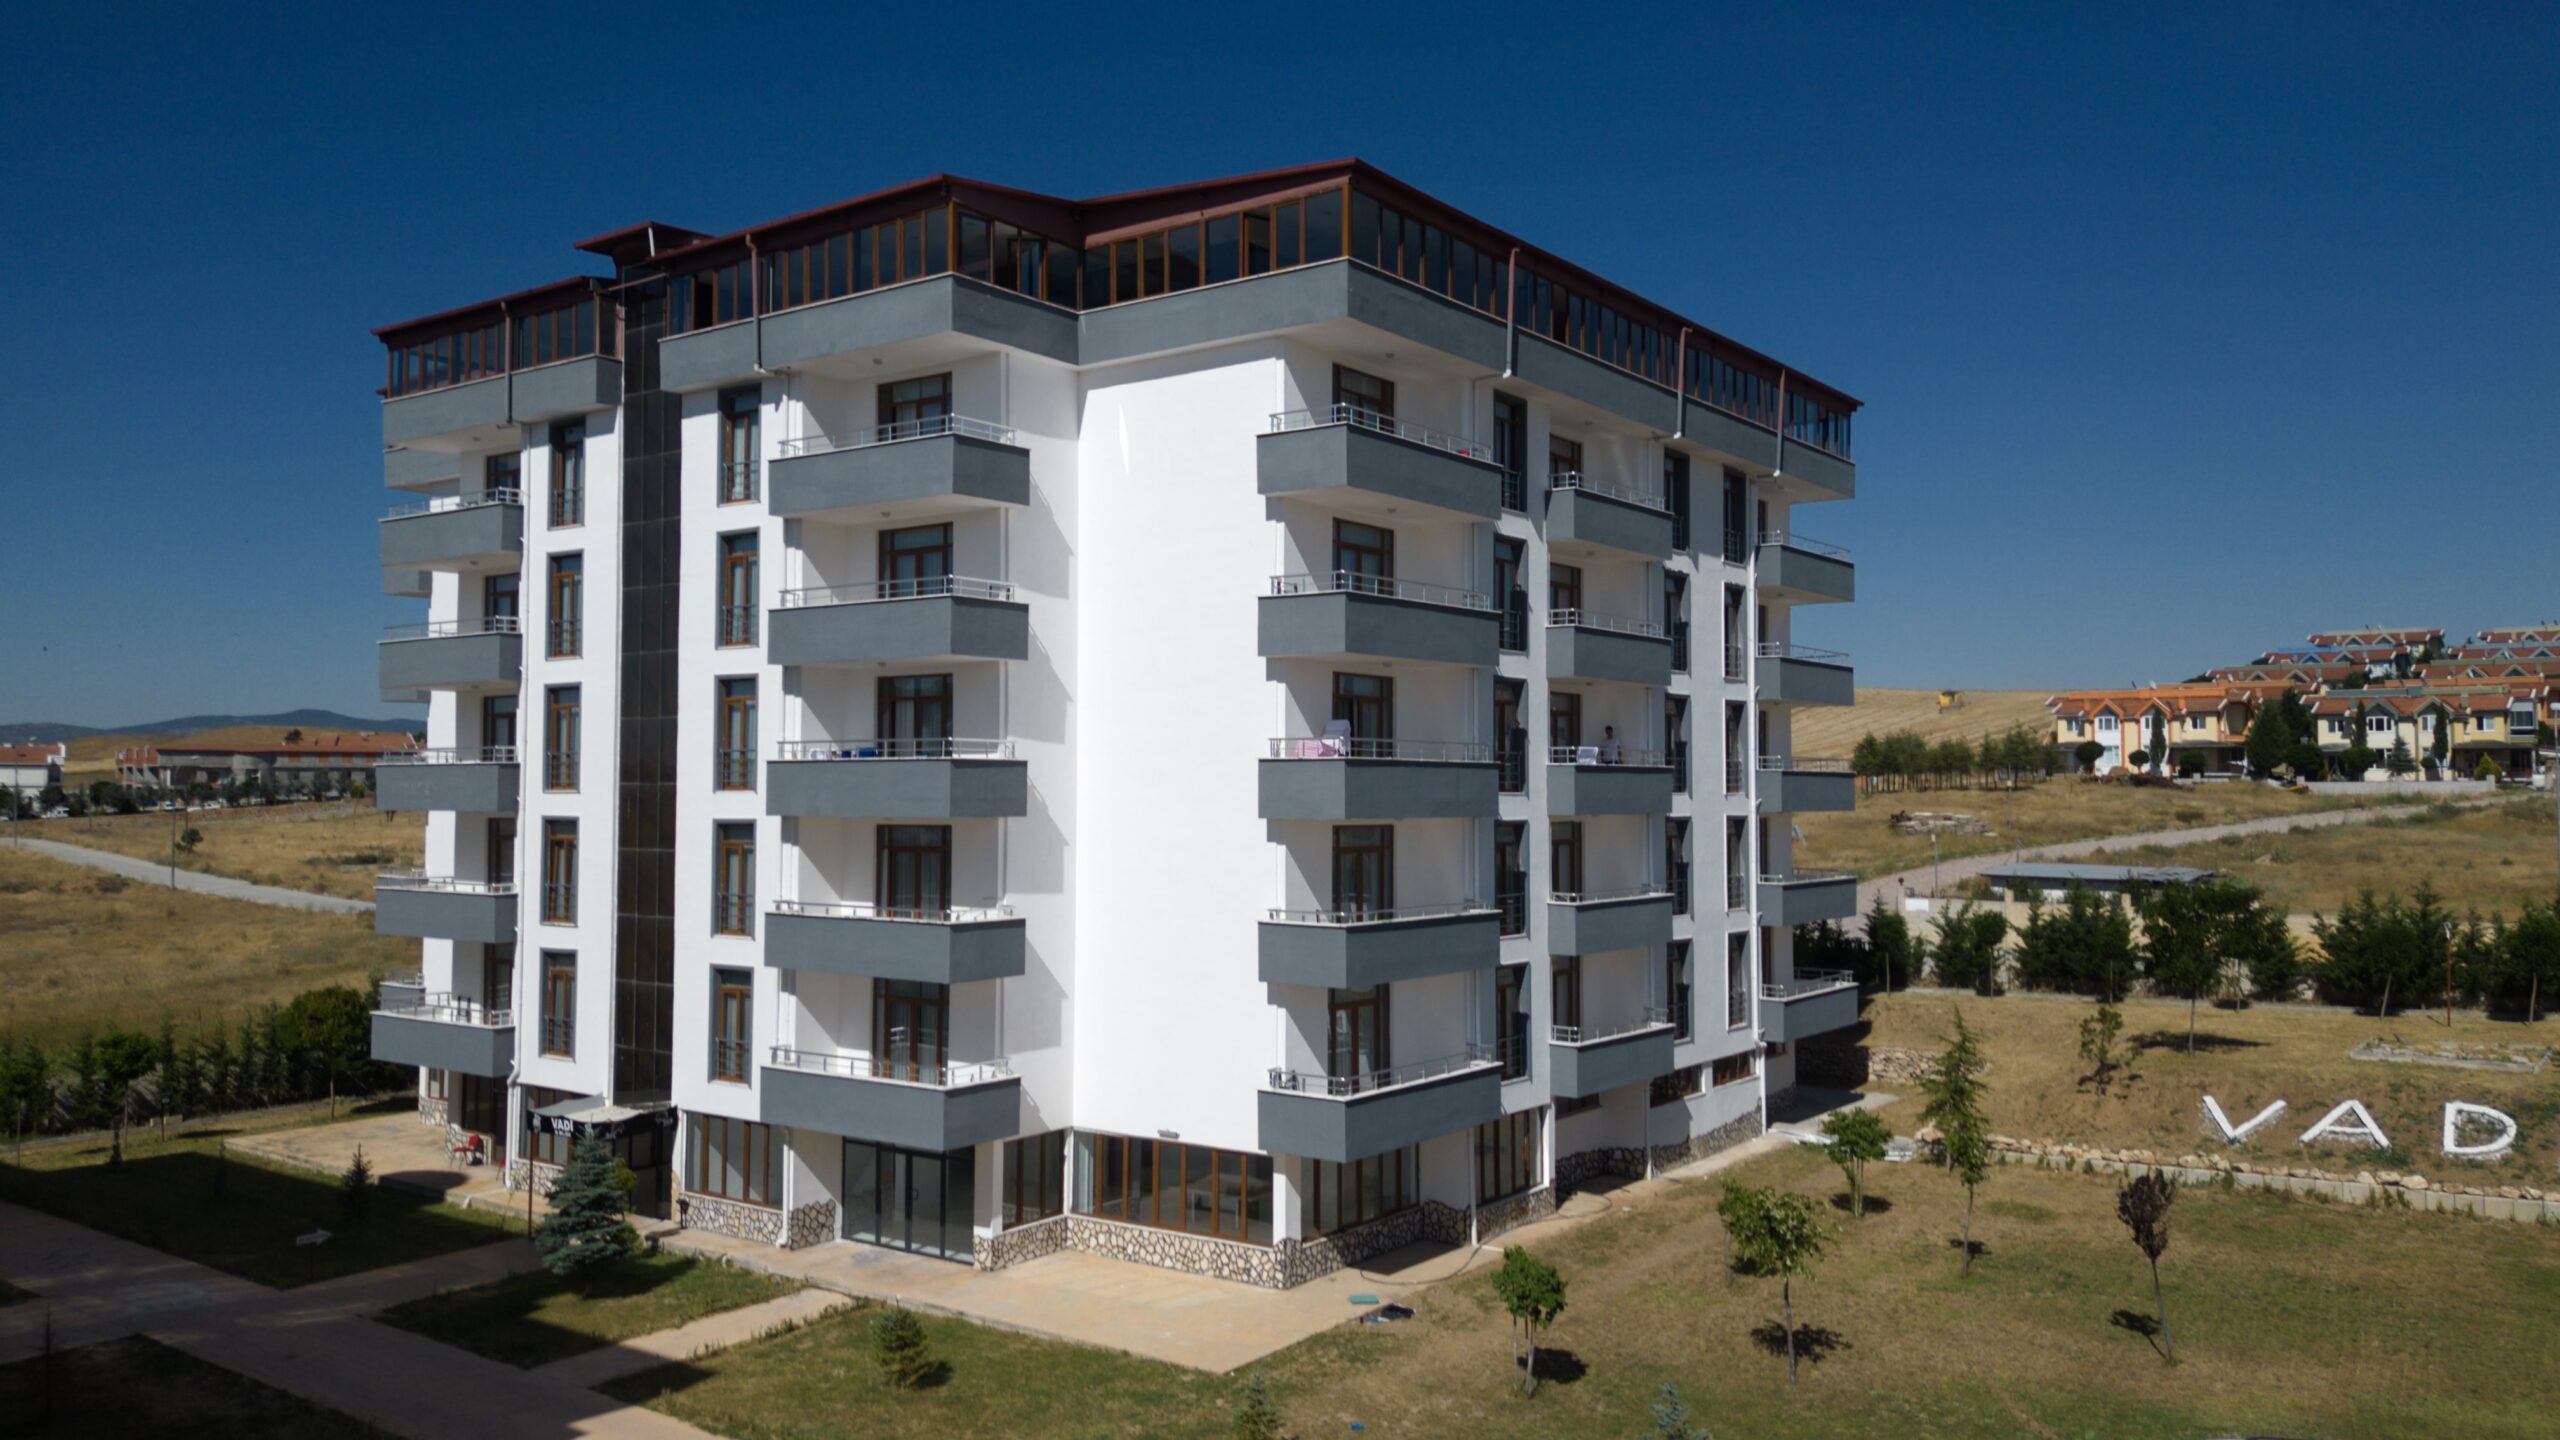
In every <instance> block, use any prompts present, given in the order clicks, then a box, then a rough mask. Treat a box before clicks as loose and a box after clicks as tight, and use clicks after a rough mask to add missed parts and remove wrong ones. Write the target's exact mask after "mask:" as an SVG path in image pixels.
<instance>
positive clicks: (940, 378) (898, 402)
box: [879, 372, 951, 440]
mask: <svg viewBox="0 0 2560 1440" xmlns="http://www.w3.org/2000/svg"><path fill="white" fill-rule="evenodd" d="M879 408H880V428H881V430H882V431H883V432H884V433H883V434H882V435H881V437H880V438H881V439H883V440H897V439H902V438H905V437H907V436H912V435H931V434H935V433H937V432H939V431H940V430H941V428H942V422H943V421H944V420H946V419H948V418H949V417H950V415H951V376H950V375H949V374H948V373H947V372H946V373H944V374H941V375H919V376H917V377H916V378H914V379H912V380H893V381H890V382H888V383H886V384H884V385H882V386H881V387H880V407H879Z"/></svg>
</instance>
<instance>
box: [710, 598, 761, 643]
mask: <svg viewBox="0 0 2560 1440" xmlns="http://www.w3.org/2000/svg"><path fill="white" fill-rule="evenodd" d="M719 643H720V644H722V645H753V644H754V643H756V607H754V606H753V605H723V606H721V607H720V639H719Z"/></svg>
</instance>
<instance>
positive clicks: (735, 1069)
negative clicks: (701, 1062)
mask: <svg viewBox="0 0 2560 1440" xmlns="http://www.w3.org/2000/svg"><path fill="white" fill-rule="evenodd" d="M755 1001H756V987H755V976H754V974H753V972H751V971H746V970H731V969H727V968H722V969H717V970H714V971H712V972H711V1078H712V1079H714V1080H720V1081H726V1082H728V1083H730V1084H735V1085H744V1084H746V1083H747V1067H748V1066H750V1065H752V1064H753V1063H754V1059H753V1055H754V1049H753V1046H754V1040H755V1034H754V1030H753V1028H752V1027H753V1021H752V1020H751V1018H750V1017H751V1016H752V1015H753V1014H754V1013H755Z"/></svg>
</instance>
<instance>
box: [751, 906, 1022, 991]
mask: <svg viewBox="0 0 2560 1440" xmlns="http://www.w3.org/2000/svg"><path fill="white" fill-rule="evenodd" d="M764 963H765V964H767V965H770V966H772V967H774V968H775V969H777V970H799V971H817V972H820V973H823V974H828V975H852V976H856V977H861V978H868V979H874V980H912V981H921V982H923V983H926V984H931V985H961V984H966V983H968V982H970V981H972V980H1010V979H1012V978H1014V977H1015V976H1018V975H1020V974H1022V973H1023V968H1024V965H1023V946H1022V920H1021V918H1020V917H1018V916H1016V915H1015V914H1014V913H1013V911H1012V910H1011V909H1010V908H1008V907H1006V906H1002V905H984V906H936V907H932V908H919V907H911V906H910V907H900V906H891V905H871V904H860V903H855V902H851V901H823V900H777V901H775V902H774V904H773V909H772V911H771V912H770V913H769V914H767V915H766V916H765V931H764Z"/></svg>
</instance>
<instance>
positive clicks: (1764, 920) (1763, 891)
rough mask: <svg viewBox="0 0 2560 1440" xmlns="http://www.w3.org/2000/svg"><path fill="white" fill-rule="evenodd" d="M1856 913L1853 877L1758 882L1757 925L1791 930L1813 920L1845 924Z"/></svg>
mask: <svg viewBox="0 0 2560 1440" xmlns="http://www.w3.org/2000/svg"><path fill="white" fill-rule="evenodd" d="M1857 913H1858V882H1857V879H1856V877H1854V876H1846V875H1844V876H1841V877H1840V878H1838V879H1836V880H1833V879H1823V880H1787V881H1774V880H1763V881H1761V882H1760V923H1761V924H1763V925H1778V926H1784V927H1787V928H1790V929H1792V928H1793V927H1795V926H1798V925H1810V924H1812V923H1814V922H1815V921H1817V920H1846V919H1848V918H1849V917H1850V916H1852V915H1855V914H1857Z"/></svg>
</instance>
